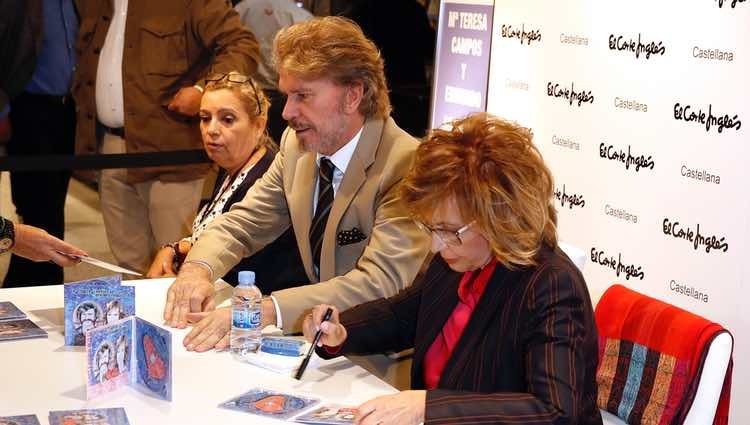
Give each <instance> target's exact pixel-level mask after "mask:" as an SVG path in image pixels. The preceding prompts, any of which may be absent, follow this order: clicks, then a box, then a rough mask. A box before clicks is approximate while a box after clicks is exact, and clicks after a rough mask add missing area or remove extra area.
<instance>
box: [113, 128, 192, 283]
mask: <svg viewBox="0 0 750 425" xmlns="http://www.w3.org/2000/svg"><path fill="white" fill-rule="evenodd" d="M125 152H126V148H125V140H124V139H122V138H120V137H118V136H115V135H113V134H108V133H105V134H104V140H103V141H102V145H101V153H103V154H117V153H125ZM126 177H127V170H126V169H122V168H120V169H105V170H102V171H101V175H100V177H99V196H100V198H101V208H102V216H103V217H104V227H105V229H106V231H107V240H108V241H109V247H110V249H111V251H112V254H113V255H114V257H115V259H116V260H117V262H118V263H119V264H120V266H122V267H125V268H128V269H131V270H135V271H138V272H143V273H145V272H146V270H147V269H148V266H149V265H150V264H151V260H152V258H153V255H154V254H155V253H156V251H157V250H158V249H159V247H160V246H161V245H163V244H165V243H169V242H174V241H176V240H179V239H180V238H183V237H185V236H187V235H189V234H190V230H191V227H192V223H193V218H194V217H195V213H196V211H197V209H198V203H199V202H200V198H201V190H202V188H203V179H202V178H201V179H196V180H189V181H185V182H162V181H159V180H150V181H147V182H143V183H136V184H130V183H127V181H126Z"/></svg>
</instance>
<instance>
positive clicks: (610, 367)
mask: <svg viewBox="0 0 750 425" xmlns="http://www.w3.org/2000/svg"><path fill="white" fill-rule="evenodd" d="M596 322H597V328H598V329H599V367H598V369H597V376H596V377H597V384H598V386H599V389H598V391H599V392H598V399H597V403H598V405H599V408H600V409H602V410H605V411H607V412H610V413H612V414H613V415H616V416H617V417H619V418H620V419H621V420H622V421H623V422H625V423H628V424H641V423H684V424H710V423H712V422H714V416H715V414H716V412H717V405H718V403H719V398H720V396H721V395H722V390H723V389H725V383H726V382H727V381H728V382H731V381H730V380H728V379H725V378H728V377H730V376H731V369H730V370H729V372H728V371H727V369H728V367H729V365H730V358H731V352H732V338H731V335H730V334H729V333H728V332H727V331H726V330H725V329H724V328H723V327H721V326H720V325H718V324H716V323H713V322H710V321H708V320H706V319H705V318H703V317H700V316H697V315H695V314H693V313H690V312H688V311H685V310H682V309H680V308H678V307H675V306H673V305H671V304H668V303H665V302H663V301H659V300H656V299H654V298H651V297H648V296H646V295H643V294H640V293H638V292H636V291H633V290H630V289H628V288H626V287H624V286H622V285H613V286H611V287H610V288H609V289H607V291H606V292H605V293H604V295H603V296H602V298H601V300H600V301H599V303H598V304H597V306H596ZM727 400H728V399H727ZM727 405H728V401H727Z"/></svg>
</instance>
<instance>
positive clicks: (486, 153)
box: [400, 113, 557, 269]
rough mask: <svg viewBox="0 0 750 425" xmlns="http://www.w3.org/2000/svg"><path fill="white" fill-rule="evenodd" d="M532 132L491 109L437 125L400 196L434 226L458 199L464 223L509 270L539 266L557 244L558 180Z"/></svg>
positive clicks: (420, 218) (417, 216) (420, 150)
mask: <svg viewBox="0 0 750 425" xmlns="http://www.w3.org/2000/svg"><path fill="white" fill-rule="evenodd" d="M532 137H533V136H532V133H531V131H529V130H528V129H526V128H524V127H521V126H519V125H518V124H516V123H512V122H509V121H506V120H503V119H500V118H497V117H494V116H492V115H489V114H486V113H477V114H472V115H470V116H468V117H466V118H464V119H459V120H455V121H453V122H452V123H451V129H450V130H439V129H438V130H433V131H431V132H430V134H429V135H428V136H427V137H426V138H425V140H424V142H422V143H421V144H420V145H419V147H418V148H417V152H416V157H415V159H414V163H413V165H412V168H411V170H410V171H409V173H408V175H407V176H406V178H405V179H404V181H403V182H402V185H401V188H400V190H401V197H402V200H403V202H405V203H406V206H407V209H408V211H409V213H410V214H411V216H412V217H413V218H414V219H415V220H418V221H421V222H425V223H429V222H430V220H432V216H433V212H434V210H435V208H436V206H438V205H441V204H442V203H443V202H444V201H446V200H448V199H450V198H451V197H453V198H454V199H455V201H456V205H457V206H458V209H459V213H460V215H461V218H462V219H463V220H464V222H465V223H470V222H472V221H475V223H476V224H475V226H476V229H477V230H478V231H479V232H481V233H482V234H483V235H484V236H485V237H486V238H487V240H488V241H489V244H490V247H491V249H492V251H493V253H494V255H495V257H496V258H497V260H498V261H499V262H500V263H501V264H503V265H504V266H505V267H508V268H510V269H516V268H518V267H525V266H532V265H535V264H536V262H535V257H536V255H537V253H538V252H539V249H540V248H541V247H542V244H547V245H549V246H550V247H556V246H557V226H556V223H557V213H556V211H555V209H554V206H553V205H552V196H553V188H554V186H553V180H552V174H551V173H550V171H549V169H548V168H547V166H546V165H545V164H544V160H543V159H542V156H541V154H540V153H539V150H538V149H537V148H536V146H534V144H533V142H532Z"/></svg>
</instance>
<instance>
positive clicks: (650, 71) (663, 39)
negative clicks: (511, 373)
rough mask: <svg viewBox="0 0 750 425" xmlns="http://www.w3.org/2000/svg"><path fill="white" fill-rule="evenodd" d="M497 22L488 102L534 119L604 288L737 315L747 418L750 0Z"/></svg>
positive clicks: (507, 8)
mask: <svg viewBox="0 0 750 425" xmlns="http://www.w3.org/2000/svg"><path fill="white" fill-rule="evenodd" d="M492 36H493V41H492V52H491V59H490V62H491V65H490V76H489V88H488V106H487V109H488V111H489V112H492V113H494V114H496V115H499V116H502V117H506V118H510V119H512V120H515V121H518V122H519V123H521V124H523V125H525V126H527V127H530V128H532V129H533V132H534V135H535V141H536V143H537V145H538V146H539V147H540V149H541V151H542V153H543V155H544V157H545V159H546V161H547V163H548V164H549V165H550V167H551V169H552V171H553V173H554V175H555V183H556V188H557V190H558V191H559V193H558V195H559V199H558V200H557V207H558V211H559V221H560V235H561V240H563V241H566V242H568V243H570V244H573V245H575V246H578V247H579V248H581V249H583V250H584V251H585V252H586V253H587V256H588V257H589V258H588V261H587V264H586V266H585V269H584V274H585V276H586V279H587V282H588V285H589V288H590V291H591V294H592V297H593V300H594V302H596V301H598V299H599V298H600V296H601V294H602V293H603V292H604V290H605V289H606V288H607V287H609V285H611V284H612V283H615V282H617V283H623V284H625V285H626V286H628V287H631V288H633V289H635V290H638V291H641V292H644V293H646V294H648V295H651V296H653V297H656V298H659V299H662V300H665V301H667V302H670V303H672V304H675V305H677V306H679V307H682V308H684V309H686V310H689V311H692V312H694V313H696V314H700V315H702V316H704V317H706V318H709V319H710V320H713V321H716V322H719V323H721V324H722V325H724V326H725V327H727V328H728V329H730V330H731V331H732V333H733V334H734V337H735V351H734V359H735V369H734V385H733V392H732V410H731V414H730V419H731V423H732V424H738V425H739V424H749V423H750V403H748V401H750V387H749V386H750V384H748V381H750V360H748V359H749V358H750V343H748V341H750V330H749V326H748V321H749V320H748V317H750V305H748V302H747V300H746V298H745V297H746V289H745V288H746V286H747V285H748V279H750V274H749V273H748V267H747V264H748V261H747V258H748V254H750V251H749V249H748V244H747V241H748V239H750V231H749V229H748V219H747V216H748V212H749V211H750V205H748V190H747V187H748V178H749V177H748V173H747V172H746V169H747V166H746V163H747V160H748V157H750V145H749V143H748V142H750V133H749V132H750V83H748V81H749V80H750V63H749V61H750V1H747V2H745V1H739V2H735V3H734V4H733V2H732V0H725V1H721V0H690V1H684V0H683V1H675V0H669V1H664V0H659V1H650V0H631V1H629V2H613V1H602V0H598V1H594V0H569V1H564V2H551V1H548V0H496V1H495V16H494V25H493V34H492ZM631 41H632V43H631ZM677 104H679V105H677ZM688 106H689V108H688V109H687V112H685V108H686V107H688ZM693 113H695V114H696V115H695V116H693V115H692V114H693ZM709 113H710V114H709ZM701 114H704V116H701ZM725 116H726V117H725ZM678 118H679V119H678ZM685 118H687V119H690V121H686V119H685ZM675 235H681V236H680V237H678V236H675Z"/></svg>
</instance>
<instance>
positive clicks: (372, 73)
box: [273, 16, 391, 118]
mask: <svg viewBox="0 0 750 425" xmlns="http://www.w3.org/2000/svg"><path fill="white" fill-rule="evenodd" d="M273 44H274V46H273V47H274V48H273V61H274V63H275V64H276V68H277V69H278V70H279V71H281V70H284V71H286V72H289V73H290V74H292V75H295V76H297V77H299V78H303V79H317V78H322V77H325V78H330V79H331V80H332V81H333V82H335V83H336V84H339V85H341V86H349V85H352V84H357V83H360V84H362V88H363V95H362V102H361V103H360V105H359V112H360V113H361V114H362V115H363V116H365V117H367V118H369V117H378V118H386V117H387V116H388V115H389V114H390V113H391V101H390V99H389V98H388V85H387V83H386V81H385V73H384V71H383V58H382V57H381V56H380V51H378V48H377V47H375V44H374V43H373V42H372V41H370V40H368V39H367V37H365V34H364V33H363V32H362V29H360V28H359V26H358V25H357V24H355V23H354V22H353V21H351V20H349V19H346V18H342V17H340V16H327V17H325V18H313V19H311V20H309V21H305V22H301V23H298V24H295V25H292V26H290V27H287V28H285V29H282V30H281V31H279V33H278V34H276V38H275V39H274V43H273Z"/></svg>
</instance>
